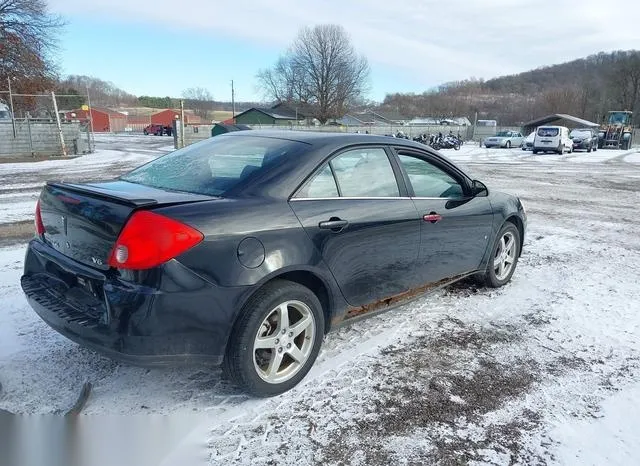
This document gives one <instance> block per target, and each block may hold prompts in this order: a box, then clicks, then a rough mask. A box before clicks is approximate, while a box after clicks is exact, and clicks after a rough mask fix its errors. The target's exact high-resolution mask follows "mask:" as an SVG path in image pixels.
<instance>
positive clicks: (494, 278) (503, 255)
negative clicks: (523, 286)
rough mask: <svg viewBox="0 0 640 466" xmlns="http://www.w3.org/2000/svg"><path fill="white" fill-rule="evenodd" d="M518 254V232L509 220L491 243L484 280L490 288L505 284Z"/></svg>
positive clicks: (513, 269) (514, 266) (512, 271)
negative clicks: (490, 252)
mask: <svg viewBox="0 0 640 466" xmlns="http://www.w3.org/2000/svg"><path fill="white" fill-rule="evenodd" d="M519 256H520V232H519V231H518V228H517V227H516V226H515V225H514V224H513V223H511V222H507V223H505V224H504V226H503V227H502V229H501V230H500V233H498V236H497V238H496V243H495V244H494V245H493V250H492V254H491V258H490V259H489V263H488V264H487V270H486V271H485V274H484V277H483V279H484V282H485V284H486V285H487V286H489V287H491V288H498V287H501V286H503V285H504V284H506V283H507V282H508V281H509V280H511V277H512V276H513V273H514V272H515V270H516V265H517V264H518V257H519Z"/></svg>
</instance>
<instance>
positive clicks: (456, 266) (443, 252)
mask: <svg viewBox="0 0 640 466" xmlns="http://www.w3.org/2000/svg"><path fill="white" fill-rule="evenodd" d="M398 159H399V161H400V166H401V167H402V168H403V170H404V171H405V173H406V177H407V178H408V181H409V184H410V186H409V189H410V191H412V193H411V194H412V200H413V202H414V204H415V206H416V209H417V210H418V213H419V215H420V218H421V241H420V253H419V256H418V266H419V269H420V270H421V276H422V280H423V281H424V282H425V283H432V282H436V281H439V280H442V279H445V278H449V277H453V276H456V275H460V274H464V273H467V272H472V271H475V270H477V269H478V267H479V266H480V263H481V262H482V258H483V256H484V254H485V252H486V249H487V246H488V244H489V240H490V238H491V229H492V224H493V211H492V208H491V204H490V202H489V199H488V198H487V197H473V196H471V195H470V193H469V192H468V189H469V187H468V186H467V183H466V182H465V180H464V179H463V178H462V177H461V175H460V174H458V173H457V172H456V171H455V170H453V169H451V168H450V167H447V166H446V164H443V163H438V159H437V158H435V157H432V156H429V155H428V154H419V153H411V152H402V151H400V152H398Z"/></svg>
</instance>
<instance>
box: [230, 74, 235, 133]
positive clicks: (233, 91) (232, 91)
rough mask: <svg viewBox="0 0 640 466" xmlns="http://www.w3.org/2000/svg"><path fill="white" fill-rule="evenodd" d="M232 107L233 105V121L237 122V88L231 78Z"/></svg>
mask: <svg viewBox="0 0 640 466" xmlns="http://www.w3.org/2000/svg"><path fill="white" fill-rule="evenodd" d="M231 107H232V113H231V114H232V118H233V123H234V124H235V123H236V93H235V89H234V88H233V79H232V80H231Z"/></svg>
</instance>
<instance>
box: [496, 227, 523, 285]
mask: <svg viewBox="0 0 640 466" xmlns="http://www.w3.org/2000/svg"><path fill="white" fill-rule="evenodd" d="M516 251H517V246H516V239H515V236H514V235H513V233H512V232H510V231H507V232H505V233H504V235H502V237H501V238H500V241H499V242H498V248H497V249H496V254H495V256H494V259H493V270H494V271H495V274H496V278H497V279H498V280H500V281H502V280H504V279H506V278H507V277H508V276H509V273H510V272H511V269H512V268H513V264H514V263H515V261H516Z"/></svg>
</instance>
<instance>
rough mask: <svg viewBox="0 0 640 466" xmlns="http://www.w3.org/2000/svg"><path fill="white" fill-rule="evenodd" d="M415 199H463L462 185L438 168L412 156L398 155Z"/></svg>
mask: <svg viewBox="0 0 640 466" xmlns="http://www.w3.org/2000/svg"><path fill="white" fill-rule="evenodd" d="M398 158H399V159H400V163H401V164H402V166H403V167H404V169H405V171H406V172H407V175H408V176H409V181H410V182H411V186H412V187H413V192H414V195H415V196H416V197H441V198H447V199H460V198H462V197H464V190H463V188H462V185H461V184H460V183H459V182H458V181H457V180H456V179H455V178H453V177H452V176H451V175H449V174H448V173H447V172H445V171H444V170H442V169H441V168H440V167H438V166H436V165H434V164H432V163H431V162H428V161H426V160H424V159H421V158H419V157H415V156H412V155H405V154H400V155H398Z"/></svg>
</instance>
